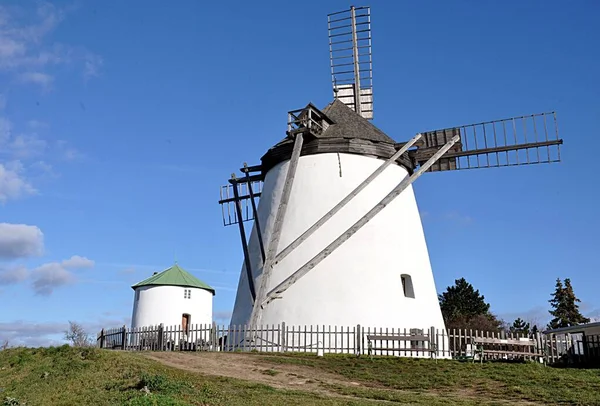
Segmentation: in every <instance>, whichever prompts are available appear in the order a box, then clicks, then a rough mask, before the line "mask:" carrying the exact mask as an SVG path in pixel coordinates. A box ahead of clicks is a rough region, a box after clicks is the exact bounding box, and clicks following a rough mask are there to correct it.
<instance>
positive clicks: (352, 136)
mask: <svg viewBox="0 0 600 406" xmlns="http://www.w3.org/2000/svg"><path fill="white" fill-rule="evenodd" d="M307 107H311V108H314V109H316V107H314V106H312V105H311V104H309V105H308V106H307ZM322 114H324V115H326V116H327V118H329V121H330V122H332V123H331V124H330V125H329V126H328V127H327V128H326V129H325V131H323V132H322V133H321V134H317V133H310V136H308V137H305V138H304V143H303V145H302V151H301V153H300V155H301V156H305V155H312V154H322V153H348V154H358V155H368V156H373V157H378V158H381V159H388V158H390V157H391V156H392V155H394V153H396V145H397V143H396V142H395V141H394V140H393V139H392V138H390V137H388V136H387V135H386V134H385V133H384V132H383V131H381V130H380V129H379V128H377V127H375V126H374V125H373V124H371V123H370V122H369V121H368V120H367V119H365V118H364V117H362V116H361V115H359V114H357V113H356V112H354V110H352V109H351V108H350V107H348V106H346V105H345V104H344V103H342V102H341V101H339V100H338V99H335V100H334V101H332V102H331V103H329V104H328V105H327V106H326V107H325V108H324V109H323V110H322ZM293 145H294V140H293V138H291V137H286V138H284V139H283V140H281V141H279V142H278V143H277V144H275V145H274V146H273V147H271V148H269V150H268V151H267V152H266V153H265V154H264V155H263V156H262V158H261V167H262V174H263V175H266V173H267V172H268V171H269V170H270V169H271V168H272V167H273V166H275V165H277V164H278V163H279V162H283V161H285V160H287V159H290V157H291V154H292V147H293ZM397 163H398V164H399V165H402V166H403V167H405V168H407V169H408V170H409V172H410V171H412V169H413V164H412V161H411V160H410V158H409V157H408V155H407V154H404V155H403V156H402V157H400V158H398V160H397Z"/></svg>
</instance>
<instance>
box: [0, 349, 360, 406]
mask: <svg viewBox="0 0 600 406" xmlns="http://www.w3.org/2000/svg"><path fill="white" fill-rule="evenodd" d="M144 387H147V388H148V390H149V392H150V394H146V393H145V391H144V390H143V388H144ZM9 398H12V399H15V401H9V400H8V399H9ZM2 402H5V403H6V404H10V405H24V404H26V405H27V406H34V405H44V406H47V405H69V406H71V405H78V406H79V405H135V406H145V405H158V406H167V405H168V406H179V405H244V406H250V405H282V404H286V405H288V404H290V405H303V404H311V405H343V404H344V405H345V404H354V405H359V404H361V403H358V402H354V403H352V402H351V403H347V402H345V401H342V400H340V399H331V398H327V397H324V396H320V395H317V394H314V393H308V392H300V391H286V390H279V389H274V388H272V387H270V386H267V385H264V384H258V383H251V382H247V381H242V380H235V379H230V378H225V377H216V376H203V375H199V374H194V373H191V372H186V371H182V370H178V369H174V368H168V367H164V366H162V365H161V364H159V363H157V362H154V361H151V360H148V359H146V358H144V357H142V356H141V355H140V354H133V353H124V352H120V351H110V350H98V349H95V348H90V349H76V348H71V347H69V346H62V347H50V348H38V349H24V348H17V349H9V350H4V351H0V405H2V404H3V403H2Z"/></svg>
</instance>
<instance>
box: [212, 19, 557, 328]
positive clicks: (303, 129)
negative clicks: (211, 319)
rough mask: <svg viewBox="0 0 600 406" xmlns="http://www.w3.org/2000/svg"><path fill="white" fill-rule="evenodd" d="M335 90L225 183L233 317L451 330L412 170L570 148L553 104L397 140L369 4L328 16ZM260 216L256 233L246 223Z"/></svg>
mask: <svg viewBox="0 0 600 406" xmlns="http://www.w3.org/2000/svg"><path fill="white" fill-rule="evenodd" d="M328 32H329V49H330V65H331V75H332V85H333V95H334V100H333V101H332V102H331V103H330V104H328V105H327V106H326V107H324V108H323V109H322V110H321V109H319V108H317V107H316V106H314V105H313V104H312V103H308V104H307V105H306V106H305V107H304V108H302V109H299V110H293V111H290V112H288V123H287V131H286V136H285V138H283V139H282V140H281V141H280V142H278V143H276V144H275V145H274V146H273V147H272V148H270V149H269V150H268V151H267V152H266V153H265V154H264V155H263V156H262V158H261V163H260V165H256V166H248V165H246V164H244V166H243V168H241V169H240V172H241V175H236V174H232V176H231V179H230V180H229V184H228V185H227V186H223V187H222V188H221V198H220V201H219V203H220V204H221V206H222V211H223V220H224V224H225V225H226V226H229V225H235V224H237V225H238V227H239V231H240V236H241V242H242V248H243V252H244V264H243V266H242V270H241V273H240V279H239V284H238V290H237V296H236V300H235V305H234V310H233V315H232V319H231V324H232V325H251V326H259V325H271V324H278V323H281V322H285V323H286V324H287V325H302V326H304V325H306V326H313V325H324V324H326V325H338V326H352V325H356V324H362V325H363V326H366V325H369V326H374V327H396V328H429V327H430V326H433V327H435V328H438V329H442V330H444V329H445V327H444V321H443V318H442V315H441V311H440V307H439V303H438V298H437V292H436V289H435V283H434V277H433V272H432V269H431V264H430V261H429V254H428V250H427V245H426V242H425V236H424V233H423V227H422V224H421V219H420V215H419V211H418V208H417V203H416V200H415V196H414V192H413V188H412V183H413V182H414V181H415V180H416V179H418V178H419V177H420V176H421V175H423V174H424V173H426V172H428V173H431V172H440V171H450V170H462V169H478V168H490V167H502V166H513V165H528V164H538V163H551V162H559V161H560V145H561V144H562V140H561V139H559V138H558V129H557V125H556V114H555V113H554V112H550V113H541V114H532V115H526V116H520V117H511V118H506V119H500V120H494V121H487V122H481V123H475V124H469V125H460V126H453V127H448V128H443V129H438V130H432V131H425V132H421V133H418V134H416V135H415V136H413V137H412V138H411V139H409V140H408V141H405V142H396V141H395V140H394V139H392V138H391V137H389V136H388V135H387V134H385V133H384V132H383V131H381V130H380V129H378V128H377V127H376V126H374V125H373V124H372V123H371V121H370V120H372V119H373V86H372V85H373V84H372V58H371V57H372V55H371V21H370V9H369V8H368V7H351V8H350V9H349V10H344V11H341V12H337V13H333V14H329V15H328ZM250 222H251V223H253V226H252V230H251V233H250V238H249V239H247V238H246V225H245V224H247V223H250Z"/></svg>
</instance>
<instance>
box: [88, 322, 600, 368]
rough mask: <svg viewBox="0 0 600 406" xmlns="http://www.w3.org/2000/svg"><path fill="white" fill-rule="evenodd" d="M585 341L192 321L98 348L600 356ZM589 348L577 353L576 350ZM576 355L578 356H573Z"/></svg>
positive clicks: (122, 332)
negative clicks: (205, 323) (219, 323)
mask: <svg viewBox="0 0 600 406" xmlns="http://www.w3.org/2000/svg"><path fill="white" fill-rule="evenodd" d="M586 340H587V341H586V342H585V343H579V342H576V341H575V340H569V339H568V338H564V337H563V338H561V337H556V336H544V335H542V334H539V333H538V334H535V335H533V336H523V335H518V334H506V333H497V332H482V331H474V330H459V329H451V330H448V331H445V330H438V329H435V328H433V327H432V328H429V329H394V328H372V327H363V326H360V325H357V326H352V327H350V326H343V327H340V326H287V325H286V324H285V323H281V324H279V325H269V326H263V327H260V328H250V327H247V326H228V325H221V326H220V325H217V324H215V323H213V324H209V325H190V326H189V328H188V329H187V330H186V331H184V330H183V329H182V326H162V325H161V326H149V327H143V328H127V327H126V326H123V327H121V328H113V329H103V330H102V331H100V332H99V333H98V335H97V346H98V347H101V348H109V349H121V350H129V351H184V350H190V351H252V350H254V351H261V352H307V353H317V352H323V353H338V354H354V355H362V354H365V355H371V356H386V355H388V356H407V357H426V358H429V357H431V358H453V359H474V360H478V359H481V358H482V357H483V358H485V359H529V360H535V361H536V362H538V361H539V362H546V363H550V364H553V363H556V362H558V361H561V360H562V361H565V360H573V359H576V360H581V359H583V358H586V359H587V358H594V357H596V358H599V357H600V338H598V337H595V338H594V337H591V338H590V337H588V338H586ZM581 345H583V346H584V347H585V348H586V350H585V351H580V352H581V354H574V353H575V352H576V351H574V348H576V347H578V346H579V347H580V346H581ZM574 355H575V356H574Z"/></svg>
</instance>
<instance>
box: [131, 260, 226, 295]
mask: <svg viewBox="0 0 600 406" xmlns="http://www.w3.org/2000/svg"><path fill="white" fill-rule="evenodd" d="M141 286H186V287H191V288H199V289H204V290H208V291H209V292H212V294H213V295H214V294H215V290H214V289H213V288H211V287H210V286H209V285H207V284H206V283H204V282H202V281H201V280H200V279H198V278H196V277H195V276H194V275H192V274H190V273H189V272H186V271H185V270H184V269H182V268H181V267H180V266H179V265H177V264H175V265H173V266H172V267H170V268H168V269H165V270H164V271H162V272H159V273H157V274H154V275H152V276H151V277H149V278H148V279H144V280H143V281H141V282H138V283H136V284H135V285H133V286H132V288H133V289H134V290H135V288H139V287H141Z"/></svg>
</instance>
